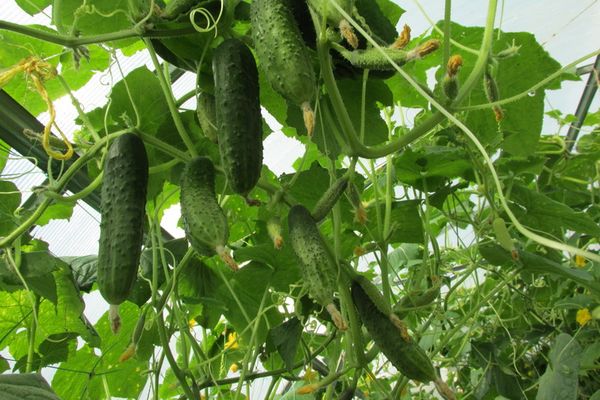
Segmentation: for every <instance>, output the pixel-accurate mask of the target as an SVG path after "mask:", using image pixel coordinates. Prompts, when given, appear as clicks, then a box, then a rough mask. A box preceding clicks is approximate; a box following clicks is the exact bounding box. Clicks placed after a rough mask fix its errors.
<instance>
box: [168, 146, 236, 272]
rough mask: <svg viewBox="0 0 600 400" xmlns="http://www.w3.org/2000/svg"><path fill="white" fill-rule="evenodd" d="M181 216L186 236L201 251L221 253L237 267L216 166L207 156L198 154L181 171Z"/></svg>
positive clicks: (213, 253) (234, 267)
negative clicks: (229, 248)
mask: <svg viewBox="0 0 600 400" xmlns="http://www.w3.org/2000/svg"><path fill="white" fill-rule="evenodd" d="M180 186H181V195H180V197H181V216H182V217H183V226H184V230H185V235H186V237H187V239H188V241H189V242H190V244H191V245H192V247H193V248H194V250H196V251H197V252H198V253H199V254H202V255H205V256H212V255H215V254H218V255H219V256H220V257H221V258H222V259H223V261H225V262H226V263H227V264H228V265H229V266H230V267H231V268H232V269H233V270H237V269H238V266H237V264H236V263H235V261H233V259H232V258H231V256H230V255H229V253H228V251H227V249H226V247H225V246H226V245H227V241H228V240H229V226H228V225H227V217H226V216H225V213H224V212H223V210H222V209H221V206H219V203H218V202H217V197H216V194H215V167H214V165H213V163H212V161H211V160H210V159H209V158H207V157H196V158H194V159H193V160H192V161H190V162H189V163H188V164H187V165H186V166H185V168H184V170H183V172H182V174H181V183H180Z"/></svg>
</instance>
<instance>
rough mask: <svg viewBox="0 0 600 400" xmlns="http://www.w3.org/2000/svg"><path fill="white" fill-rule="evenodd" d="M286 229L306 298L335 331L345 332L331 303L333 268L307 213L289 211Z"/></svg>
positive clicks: (343, 324)
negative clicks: (322, 309)
mask: <svg viewBox="0 0 600 400" xmlns="http://www.w3.org/2000/svg"><path fill="white" fill-rule="evenodd" d="M288 228H289V235H290V243H291V244H292V249H293V251H294V253H295V254H296V257H297V259H298V264H299V265H300V270H301V272H302V278H303V280H304V284H305V285H306V287H307V289H308V294H309V295H310V297H312V298H313V299H314V300H315V301H316V302H317V303H319V304H320V305H321V306H323V307H325V308H326V309H327V311H328V312H329V314H330V315H331V318H332V319H333V322H334V324H335V326H336V327H337V328H338V329H340V330H345V329H347V324H346V321H344V318H343V317H342V314H341V313H340V312H339V311H338V309H337V307H336V306H335V304H334V302H333V293H334V292H335V289H336V276H337V272H336V271H337V268H336V266H335V263H334V261H333V259H332V258H331V255H330V254H329V251H328V249H327V245H326V244H325V242H324V241H323V238H322V237H321V233H320V232H319V228H318V227H317V224H316V223H315V221H314V219H313V218H312V216H311V214H310V212H309V211H308V210H307V209H306V208H305V207H304V206H301V205H296V206H294V207H292V208H291V209H290V212H289V214H288Z"/></svg>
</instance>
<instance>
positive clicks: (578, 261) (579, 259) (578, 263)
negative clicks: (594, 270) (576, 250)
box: [575, 254, 586, 268]
mask: <svg viewBox="0 0 600 400" xmlns="http://www.w3.org/2000/svg"><path fill="white" fill-rule="evenodd" d="M585 264H586V261H585V257H582V256H580V255H579V254H578V255H576V256H575V265H576V266H578V267H579V268H583V267H585Z"/></svg>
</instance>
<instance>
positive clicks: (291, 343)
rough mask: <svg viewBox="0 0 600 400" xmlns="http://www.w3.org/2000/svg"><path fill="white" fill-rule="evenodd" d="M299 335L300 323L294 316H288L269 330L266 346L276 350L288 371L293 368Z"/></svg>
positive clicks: (300, 333) (300, 331)
mask: <svg viewBox="0 0 600 400" xmlns="http://www.w3.org/2000/svg"><path fill="white" fill-rule="evenodd" d="M301 335H302V324H301V323H300V320H298V318H296V317H293V318H290V319H289V320H287V321H285V322H284V323H282V324H281V325H279V326H276V327H274V328H272V329H271V330H270V331H269V335H268V337H267V348H268V347H269V345H270V346H273V347H274V348H275V349H276V350H277V352H278V353H279V355H280V356H281V358H282V359H283V361H284V363H285V367H286V368H287V369H288V371H291V370H292V369H293V366H294V359H295V357H296V350H297V349H298V344H299V342H300V336H301Z"/></svg>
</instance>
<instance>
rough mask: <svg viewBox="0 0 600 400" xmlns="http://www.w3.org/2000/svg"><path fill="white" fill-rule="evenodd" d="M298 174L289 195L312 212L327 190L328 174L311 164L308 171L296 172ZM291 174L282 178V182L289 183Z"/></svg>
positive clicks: (315, 164) (323, 169)
mask: <svg viewBox="0 0 600 400" xmlns="http://www.w3.org/2000/svg"><path fill="white" fill-rule="evenodd" d="M297 174H299V176H298V178H297V179H296V181H295V183H294V186H292V187H291V188H290V191H289V193H290V194H291V195H292V196H293V197H294V198H295V199H296V200H297V201H298V202H299V203H301V204H302V205H303V206H304V207H306V208H307V209H309V210H312V209H313V208H314V206H315V204H317V201H319V198H320V197H321V194H323V193H325V191H326V190H327V188H329V181H330V180H329V172H327V170H326V169H325V168H323V167H321V166H320V165H319V163H317V162H313V163H312V164H311V166H310V169H308V170H306V171H301V172H297ZM292 176H293V174H289V175H288V174H286V175H284V176H282V178H281V180H282V182H289V181H290V180H291V179H292Z"/></svg>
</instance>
